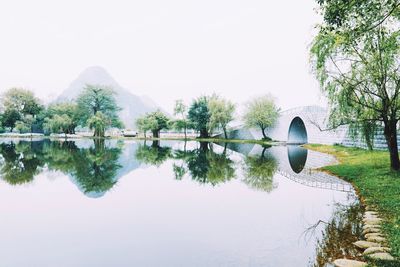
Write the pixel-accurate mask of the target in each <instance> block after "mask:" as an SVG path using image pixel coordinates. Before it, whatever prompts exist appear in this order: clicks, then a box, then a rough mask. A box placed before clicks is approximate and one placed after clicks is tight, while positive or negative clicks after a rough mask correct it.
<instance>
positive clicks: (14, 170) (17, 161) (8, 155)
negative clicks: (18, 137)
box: [0, 141, 44, 185]
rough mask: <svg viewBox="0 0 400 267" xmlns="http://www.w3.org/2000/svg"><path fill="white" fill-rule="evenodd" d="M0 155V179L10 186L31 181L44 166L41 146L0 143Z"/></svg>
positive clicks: (27, 143) (23, 143)
mask: <svg viewBox="0 0 400 267" xmlns="http://www.w3.org/2000/svg"><path fill="white" fill-rule="evenodd" d="M0 154H1V156H2V158H3V160H4V162H3V164H2V166H1V167H0V173H1V177H2V179H4V180H5V181H6V182H8V183H9V184H11V185H19V184H24V183H29V182H31V181H33V179H34V177H35V176H36V175H37V174H38V173H39V172H40V170H41V168H42V167H43V166H44V162H43V153H42V146H41V145H40V144H38V143H33V142H24V141H22V142H19V143H17V144H14V143H8V144H6V143H2V144H0Z"/></svg>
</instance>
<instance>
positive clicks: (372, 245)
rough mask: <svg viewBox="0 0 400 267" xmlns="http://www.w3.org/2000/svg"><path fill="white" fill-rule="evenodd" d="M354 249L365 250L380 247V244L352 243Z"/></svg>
mask: <svg viewBox="0 0 400 267" xmlns="http://www.w3.org/2000/svg"><path fill="white" fill-rule="evenodd" d="M353 244H354V245H355V246H356V247H358V248H361V249H367V248H370V247H381V245H380V244H378V243H374V242H369V241H361V240H360V241H357V242H354V243H353Z"/></svg>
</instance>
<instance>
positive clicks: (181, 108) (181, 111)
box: [174, 99, 188, 139]
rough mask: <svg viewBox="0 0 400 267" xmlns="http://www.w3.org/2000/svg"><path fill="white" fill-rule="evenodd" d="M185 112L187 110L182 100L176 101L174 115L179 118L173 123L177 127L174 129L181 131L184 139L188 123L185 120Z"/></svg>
mask: <svg viewBox="0 0 400 267" xmlns="http://www.w3.org/2000/svg"><path fill="white" fill-rule="evenodd" d="M186 110H187V107H186V105H185V103H184V102H183V100H182V99H178V100H176V101H175V108H174V115H175V116H180V118H179V120H177V121H176V122H175V125H176V126H177V127H176V128H178V129H183V132H184V134H185V139H186V138H187V137H186V132H187V127H188V121H187V118H186V117H187V115H186Z"/></svg>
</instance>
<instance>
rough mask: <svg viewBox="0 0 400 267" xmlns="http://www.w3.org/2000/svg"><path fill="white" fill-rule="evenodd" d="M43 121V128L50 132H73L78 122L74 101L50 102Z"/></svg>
mask: <svg viewBox="0 0 400 267" xmlns="http://www.w3.org/2000/svg"><path fill="white" fill-rule="evenodd" d="M44 121H45V122H44V128H45V129H47V130H49V131H50V132H53V133H64V134H74V133H75V128H76V126H77V125H78V123H79V114H78V107H77V105H76V104H74V103H59V104H51V105H50V106H49V107H48V108H47V111H46V117H45V118H44Z"/></svg>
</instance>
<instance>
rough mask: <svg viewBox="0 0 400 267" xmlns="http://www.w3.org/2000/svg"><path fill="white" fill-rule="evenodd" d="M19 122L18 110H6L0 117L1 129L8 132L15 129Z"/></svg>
mask: <svg viewBox="0 0 400 267" xmlns="http://www.w3.org/2000/svg"><path fill="white" fill-rule="evenodd" d="M19 120H21V114H20V113H19V112H18V110H16V109H13V108H9V109H6V110H5V111H4V113H3V115H2V117H1V124H2V126H3V127H7V128H9V129H10V132H12V131H13V129H14V128H15V124H16V123H17V121H19Z"/></svg>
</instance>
